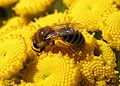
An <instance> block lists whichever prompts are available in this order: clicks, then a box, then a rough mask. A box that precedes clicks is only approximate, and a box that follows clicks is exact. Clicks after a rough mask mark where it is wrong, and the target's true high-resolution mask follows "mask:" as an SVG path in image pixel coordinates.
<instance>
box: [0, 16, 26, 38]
mask: <svg viewBox="0 0 120 86" xmlns="http://www.w3.org/2000/svg"><path fill="white" fill-rule="evenodd" d="M27 22H28V20H27V19H26V18H25V17H19V16H15V17H13V18H11V19H9V20H8V21H6V22H5V25H4V26H2V27H1V28H0V34H1V36H0V39H1V38H3V37H4V36H5V34H8V33H10V32H11V31H13V30H16V29H17V28H18V27H22V26H23V25H25V24H26V23H27Z"/></svg>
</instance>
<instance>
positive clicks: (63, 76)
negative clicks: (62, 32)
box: [0, 0, 120, 86]
mask: <svg viewBox="0 0 120 86" xmlns="http://www.w3.org/2000/svg"><path fill="white" fill-rule="evenodd" d="M57 1H59V0H6V1H5V0H0V7H2V8H4V7H5V9H8V8H9V9H8V10H9V11H11V12H13V11H14V12H13V14H12V16H10V15H9V17H8V20H4V21H3V25H2V26H0V34H1V36H0V86H116V85H117V84H116V79H117V78H118V76H117V74H118V71H117V70H115V67H116V66H118V65H117V64H116V56H115V53H114V52H113V50H112V48H115V49H116V50H120V36H119V35H120V31H119V29H120V26H119V24H120V11H119V10H120V8H119V7H120V1H119V0H63V3H62V4H61V5H64V6H66V9H65V10H64V12H63V10H62V12H63V13H62V12H58V11H56V10H55V9H53V10H52V8H54V7H55V6H56V3H57ZM58 4H60V3H58ZM64 6H63V7H64ZM48 8H50V9H48ZM56 9H57V8H56ZM49 11H51V13H50V12H49ZM53 11H54V12H53ZM52 12H53V13H52ZM0 17H1V15H0ZM33 18H34V19H33ZM45 26H50V27H51V28H54V29H55V31H56V30H59V29H60V28H61V27H64V26H68V27H71V28H73V29H75V30H77V31H78V32H79V33H81V34H82V35H83V37H84V39H85V41H84V43H82V44H81V45H80V46H77V47H76V46H73V45H74V43H73V44H72V43H67V42H65V41H64V40H62V39H61V38H60V37H58V38H56V39H53V41H54V45H53V46H49V45H46V46H45V47H46V48H45V50H44V51H42V52H39V53H38V52H36V51H35V50H34V49H33V47H34V45H33V38H34V34H36V32H37V31H38V30H39V29H41V28H42V27H45ZM96 31H101V32H102V35H101V36H102V37H101V39H100V40H98V39H97V38H96V37H95V34H96ZM38 36H39V35H38ZM75 36H76V35H74V37H73V38H74V40H76V38H75ZM37 38H39V37H37ZM37 38H36V39H37ZM38 40H40V39H38ZM72 40H73V39H72Z"/></svg>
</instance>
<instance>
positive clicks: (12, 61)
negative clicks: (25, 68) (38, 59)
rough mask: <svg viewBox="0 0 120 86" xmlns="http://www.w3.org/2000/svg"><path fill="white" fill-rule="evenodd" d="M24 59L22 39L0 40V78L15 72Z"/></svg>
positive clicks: (8, 76)
mask: <svg viewBox="0 0 120 86" xmlns="http://www.w3.org/2000/svg"><path fill="white" fill-rule="evenodd" d="M25 59H26V48H25V43H24V41H23V40H20V39H7V40H4V41H2V42H0V79H8V78H10V77H11V76H12V75H13V74H15V73H17V72H18V71H19V70H20V69H21V68H22V64H23V62H24V61H25Z"/></svg>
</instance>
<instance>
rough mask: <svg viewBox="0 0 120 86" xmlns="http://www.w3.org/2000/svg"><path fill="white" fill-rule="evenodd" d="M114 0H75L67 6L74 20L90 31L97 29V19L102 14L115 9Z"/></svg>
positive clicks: (99, 19)
mask: <svg viewBox="0 0 120 86" xmlns="http://www.w3.org/2000/svg"><path fill="white" fill-rule="evenodd" d="M117 10H118V8H117V7H116V3H114V0H92V1H91V0H87V1H85V0H76V1H75V2H74V4H72V5H71V7H70V8H69V14H70V15H71V16H73V17H74V21H75V20H76V21H77V22H79V23H81V24H83V25H85V26H86V28H87V29H88V30H90V31H94V30H97V29H98V28H99V27H98V25H97V24H99V21H101V18H102V17H104V16H107V15H108V14H111V13H113V12H115V11H117Z"/></svg>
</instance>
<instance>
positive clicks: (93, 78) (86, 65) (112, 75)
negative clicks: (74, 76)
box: [80, 56, 118, 86]
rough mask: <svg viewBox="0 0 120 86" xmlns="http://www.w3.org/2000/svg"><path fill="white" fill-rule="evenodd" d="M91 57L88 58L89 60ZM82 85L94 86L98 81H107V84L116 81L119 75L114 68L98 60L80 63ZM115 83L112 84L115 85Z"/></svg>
mask: <svg viewBox="0 0 120 86" xmlns="http://www.w3.org/2000/svg"><path fill="white" fill-rule="evenodd" d="M89 57H90V56H88V58H89ZM80 66H81V70H80V71H81V75H82V80H83V81H82V82H81V84H82V85H90V86H92V85H94V84H97V81H102V80H105V81H106V82H105V84H107V83H109V82H112V81H114V79H116V74H117V73H118V72H117V71H115V70H114V69H113V68H112V67H110V66H108V65H105V63H104V61H102V60H98V59H92V60H84V61H80ZM114 84H115V81H114V82H113V83H112V84H111V85H114Z"/></svg>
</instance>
